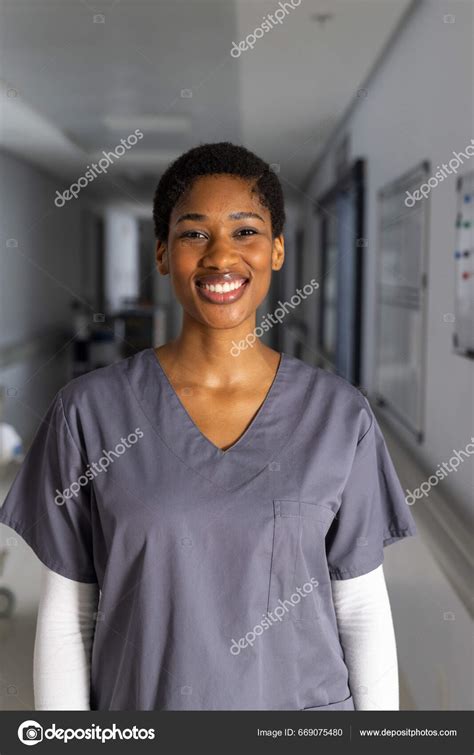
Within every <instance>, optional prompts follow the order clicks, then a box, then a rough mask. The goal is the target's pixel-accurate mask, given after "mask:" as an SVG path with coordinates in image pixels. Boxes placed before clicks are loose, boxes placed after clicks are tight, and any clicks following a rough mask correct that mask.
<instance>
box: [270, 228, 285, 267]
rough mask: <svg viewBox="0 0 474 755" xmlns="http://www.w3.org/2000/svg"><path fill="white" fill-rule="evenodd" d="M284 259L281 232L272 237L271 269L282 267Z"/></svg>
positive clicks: (283, 244) (283, 242)
mask: <svg viewBox="0 0 474 755" xmlns="http://www.w3.org/2000/svg"><path fill="white" fill-rule="evenodd" d="M284 261H285V239H284V238H283V234H280V235H279V236H276V238H275V239H273V248H272V270H280V269H281V268H282V267H283V262H284Z"/></svg>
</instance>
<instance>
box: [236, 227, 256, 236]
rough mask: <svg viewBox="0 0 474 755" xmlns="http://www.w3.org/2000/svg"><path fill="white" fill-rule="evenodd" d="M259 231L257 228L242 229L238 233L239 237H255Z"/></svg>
mask: <svg viewBox="0 0 474 755" xmlns="http://www.w3.org/2000/svg"><path fill="white" fill-rule="evenodd" d="M257 233H258V231H257V230H256V229H255V228H241V229H240V230H238V231H237V234H236V235H237V236H240V235H242V236H255V235H256V234H257Z"/></svg>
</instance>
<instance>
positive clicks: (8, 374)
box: [0, 151, 82, 440]
mask: <svg viewBox="0 0 474 755" xmlns="http://www.w3.org/2000/svg"><path fill="white" fill-rule="evenodd" d="M58 188H59V189H61V188H62V182H61V181H60V180H59V179H54V178H53V177H51V176H49V175H47V174H46V173H43V172H42V171H40V170H38V169H36V168H33V167H31V166H30V165H28V164H27V163H25V162H23V161H22V160H20V159H18V158H16V157H13V156H12V155H10V154H6V153H4V152H1V151H0V190H1V197H2V201H1V203H0V227H1V229H2V238H1V241H0V348H1V347H4V346H6V345H14V344H26V343H29V342H32V341H33V342H35V341H37V342H38V348H37V350H36V354H35V356H34V357H31V358H25V359H22V361H21V363H19V364H15V365H10V366H9V367H8V368H4V369H2V368H0V384H1V385H4V386H7V387H11V388H13V389H14V390H15V391H17V393H16V394H15V395H13V396H10V397H7V399H6V401H5V406H4V409H3V411H4V415H5V416H4V418H5V420H6V421H10V422H12V423H14V424H15V425H16V426H17V428H18V430H19V432H20V433H21V435H22V436H23V438H24V439H25V440H27V439H28V438H29V437H30V436H31V433H32V432H33V431H34V430H35V428H36V427H37V426H38V424H39V422H40V419H41V416H42V414H43V412H44V410H45V408H46V404H47V403H48V402H49V400H50V399H51V398H52V396H53V394H54V393H55V392H56V390H57V389H59V387H60V386H61V385H62V384H64V382H65V381H66V380H67V378H68V363H67V347H66V344H67V341H68V339H69V338H70V328H71V309H70V303H71V301H72V299H73V298H74V296H81V264H82V263H81V252H82V249H81V226H80V217H81V213H80V202H79V201H71V202H69V203H67V204H66V205H65V206H64V207H62V208H57V207H56V206H55V204H54V197H55V193H56V190H57V189H58ZM8 239H14V240H15V241H16V243H17V246H7V244H6V242H7V240H8ZM49 333H51V334H53V333H55V334H56V339H54V338H53V341H48V340H46V338H45V337H46V336H47V334H49ZM63 347H66V348H63ZM53 355H54V356H53ZM51 357H53V358H51Z"/></svg>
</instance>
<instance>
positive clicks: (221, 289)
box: [204, 281, 244, 294]
mask: <svg viewBox="0 0 474 755" xmlns="http://www.w3.org/2000/svg"><path fill="white" fill-rule="evenodd" d="M243 283H244V281H239V282H237V281H235V282H232V283H229V282H228V281H226V282H225V283H224V284H222V283H216V284H215V285H214V284H213V283H206V284H205V285H204V288H207V290H208V291H214V292H215V293H217V294H225V293H227V292H228V291H235V290H236V289H237V288H240V287H241V286H242V285H243Z"/></svg>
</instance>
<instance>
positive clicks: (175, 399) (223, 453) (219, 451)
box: [151, 349, 285, 457]
mask: <svg viewBox="0 0 474 755" xmlns="http://www.w3.org/2000/svg"><path fill="white" fill-rule="evenodd" d="M151 352H152V356H153V357H154V358H155V362H156V364H157V365H158V369H159V371H160V372H161V376H162V378H163V379H164V381H165V385H166V387H167V392H168V394H169V398H170V401H173V402H174V404H175V405H176V406H177V410H178V411H179V410H181V413H182V414H183V415H184V421H185V422H186V424H187V429H189V431H190V432H195V431H196V430H197V432H198V433H199V435H201V436H202V438H203V439H204V441H205V442H206V443H209V444H210V445H211V447H212V449H213V450H215V452H216V453H217V455H218V456H220V457H221V456H226V455H227V454H228V453H230V452H231V451H233V450H235V448H236V447H237V446H238V445H240V444H241V443H242V444H245V443H246V442H248V437H247V436H249V435H251V430H252V428H253V425H254V424H255V423H257V422H258V421H259V418H260V415H262V414H264V413H265V410H266V408H267V406H268V405H269V404H270V402H271V398H272V394H273V392H274V389H275V390H277V387H276V386H277V383H278V380H279V376H280V373H281V372H282V371H283V362H284V360H285V353H284V352H281V355H280V361H279V363H278V367H277V370H276V372H275V375H274V377H273V380H272V384H271V385H270V388H269V389H268V391H267V393H266V395H265V398H264V399H263V401H262V403H261V404H260V406H259V408H258V410H257V413H256V414H255V416H254V418H253V419H252V421H251V422H250V424H249V425H247V427H246V429H245V430H244V432H243V433H242V435H241V436H240V437H239V438H238V439H237V440H236V441H235V442H234V443H232V445H231V446H229V448H226V449H225V450H224V449H222V448H219V446H216V444H215V443H213V442H212V441H211V440H209V438H208V437H206V435H204V433H203V432H202V431H201V430H200V429H199V427H198V426H197V424H196V423H195V421H194V420H193V418H192V417H191V415H190V414H189V412H188V410H187V409H186V407H185V406H184V404H183V402H182V401H181V399H180V398H179V396H178V394H177V393H176V390H175V389H174V388H173V385H172V384H171V381H170V379H169V377H168V375H167V374H166V372H165V371H164V369H163V365H162V364H161V362H160V360H159V359H158V357H157V355H156V352H155V350H154V349H151Z"/></svg>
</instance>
